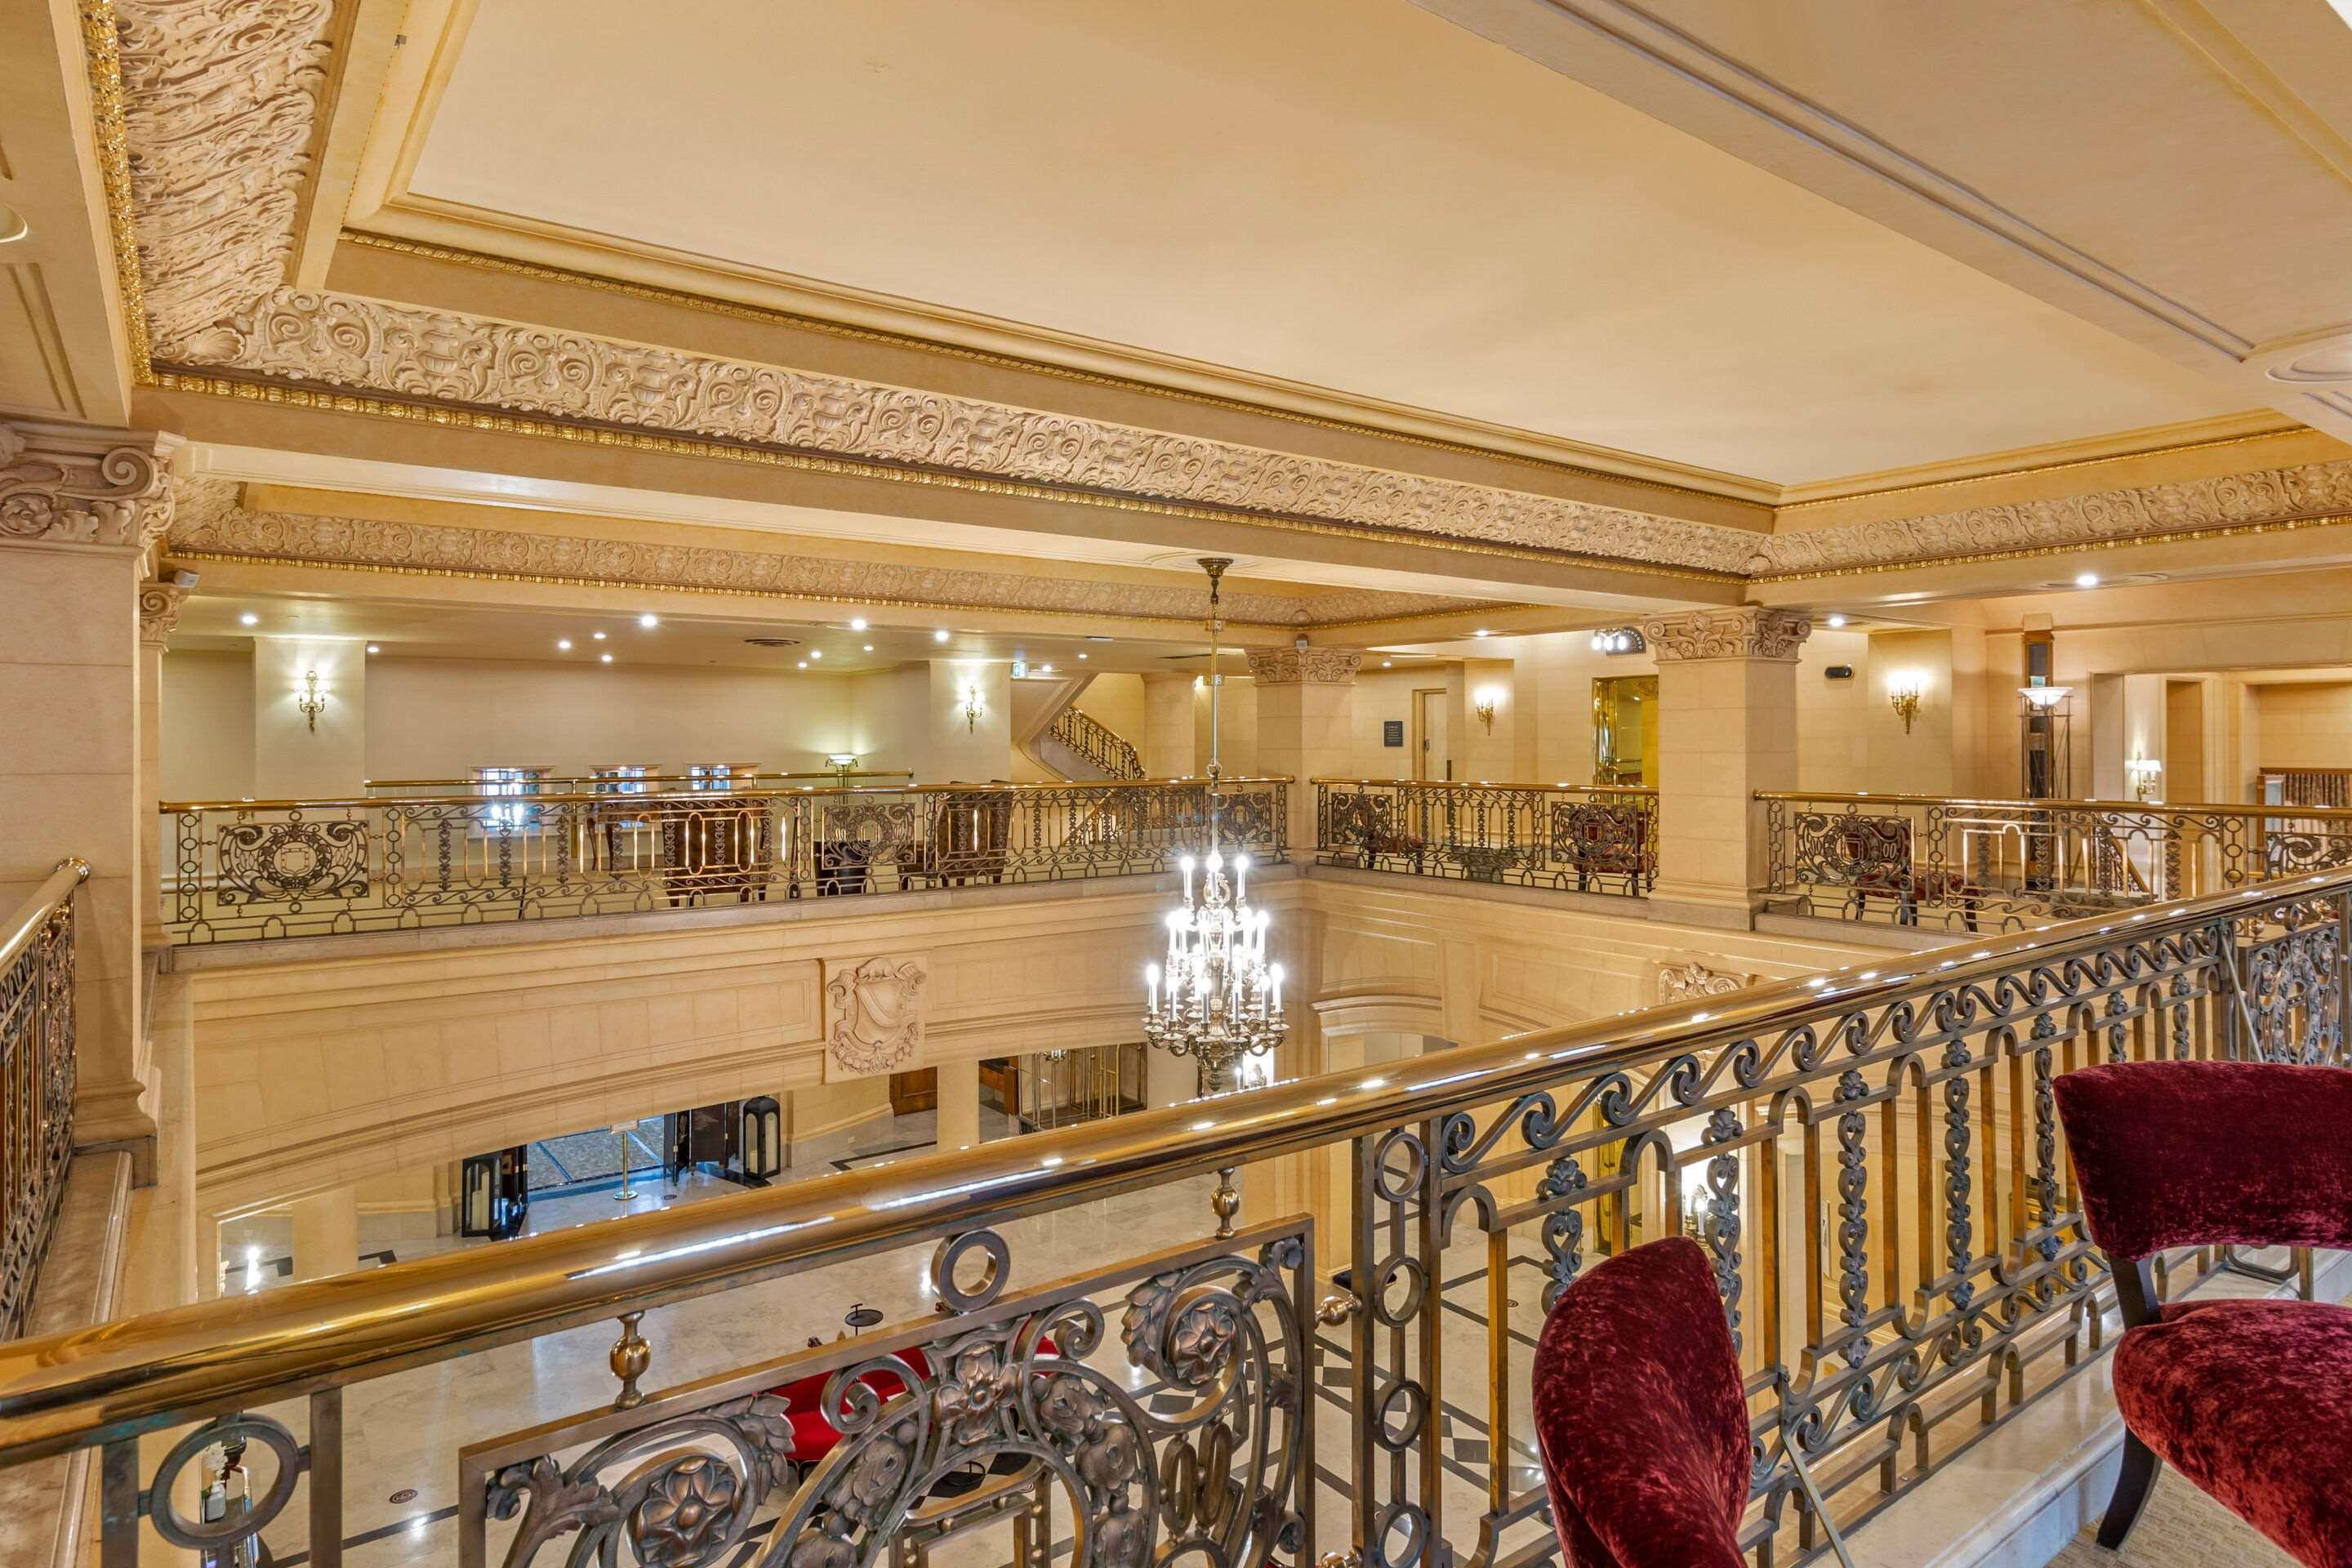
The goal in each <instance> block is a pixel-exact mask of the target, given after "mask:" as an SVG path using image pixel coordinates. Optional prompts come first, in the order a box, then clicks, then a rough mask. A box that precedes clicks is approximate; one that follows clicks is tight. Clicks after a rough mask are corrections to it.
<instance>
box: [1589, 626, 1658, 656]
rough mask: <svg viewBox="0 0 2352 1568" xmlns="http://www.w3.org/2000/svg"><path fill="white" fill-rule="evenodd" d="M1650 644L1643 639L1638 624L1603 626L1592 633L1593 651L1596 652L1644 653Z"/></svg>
mask: <svg viewBox="0 0 2352 1568" xmlns="http://www.w3.org/2000/svg"><path fill="white" fill-rule="evenodd" d="M1649 646H1650V645H1649V644H1648V643H1647V642H1645V641H1643V637H1642V631H1641V628H1640V627H1638V626H1603V627H1601V629H1600V630H1599V631H1597V632H1595V633H1593V634H1592V651H1593V652H1595V653H1609V654H1618V653H1642V652H1643V651H1645V650H1647V649H1648V647H1649Z"/></svg>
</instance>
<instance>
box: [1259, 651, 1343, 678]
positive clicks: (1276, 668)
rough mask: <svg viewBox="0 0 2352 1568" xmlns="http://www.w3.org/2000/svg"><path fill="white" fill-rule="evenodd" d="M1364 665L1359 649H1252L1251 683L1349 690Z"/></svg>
mask: <svg viewBox="0 0 2352 1568" xmlns="http://www.w3.org/2000/svg"><path fill="white" fill-rule="evenodd" d="M1363 662H1364V650H1363V649H1361V648H1359V647H1300V648H1289V647H1254V648H1252V649H1250V650H1249V667H1250V679H1252V680H1255V681H1256V682H1257V683H1258V684H1259V685H1260V686H1298V685H1307V686H1352V685H1354V684H1355V680H1356V669H1357V667H1358V666H1360V665H1361V664H1362V663H1363Z"/></svg>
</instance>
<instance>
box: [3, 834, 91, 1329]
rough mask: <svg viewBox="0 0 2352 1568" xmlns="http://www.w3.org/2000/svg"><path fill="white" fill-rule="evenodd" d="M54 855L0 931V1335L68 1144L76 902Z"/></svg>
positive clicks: (81, 866) (25, 1292) (24, 1301)
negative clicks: (55, 864) (40, 879)
mask: <svg viewBox="0 0 2352 1568" xmlns="http://www.w3.org/2000/svg"><path fill="white" fill-rule="evenodd" d="M88 880H89V861H87V860H79V859H69V860H66V861H63V862H61V863H60V864H59V865H58V868H57V869H56V870H55V871H52V872H50V873H49V877H48V879H47V881H45V882H43V883H42V884H41V885H40V886H39V887H38V888H36V889H34V890H33V893H32V896H31V897H30V898H28V899H26V900H25V902H24V904H23V905H22V906H21V907H20V908H18V910H16V915H15V917H14V918H13V919H11V920H10V921H9V922H8V924H7V926H6V927H5V929H0V1204H5V1212H0V1335H7V1336H13V1335H15V1334H16V1333H18V1332H19V1331H22V1330H23V1328H24V1325H25V1311H26V1308H27V1307H29V1306H30V1305H31V1304H32V1300H33V1281H34V1279H35V1277H36V1276H37V1274H38V1273H39V1272H40V1267H41V1258H42V1255H43V1254H45V1253H46V1252H47V1250H48V1246H49V1232H50V1229H51V1227H52V1226H54V1225H55V1224H56V1222H57V1217H58V1202H59V1200H60V1199H62V1198H63V1197H64V1196H65V1188H66V1165H67V1163H68V1161H70V1160H71V1159H72V1158H73V1142H74V1065H75V1064H74V904H75V896H74V895H75V890H76V889H79V887H80V886H81V885H82V883H84V882H85V881H88Z"/></svg>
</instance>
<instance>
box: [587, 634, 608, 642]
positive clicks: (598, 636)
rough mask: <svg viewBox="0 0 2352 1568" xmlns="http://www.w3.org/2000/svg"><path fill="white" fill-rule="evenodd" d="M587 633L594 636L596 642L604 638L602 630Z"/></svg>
mask: <svg viewBox="0 0 2352 1568" xmlns="http://www.w3.org/2000/svg"><path fill="white" fill-rule="evenodd" d="M588 635H589V636H590V637H594V638H595V639H596V640H597V641H598V642H603V641H604V633H603V632H590V633H589V634H588Z"/></svg>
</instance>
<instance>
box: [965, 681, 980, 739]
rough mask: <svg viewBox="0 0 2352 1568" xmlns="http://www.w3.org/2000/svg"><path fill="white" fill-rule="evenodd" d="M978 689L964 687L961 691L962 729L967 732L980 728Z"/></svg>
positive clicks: (975, 687)
mask: <svg viewBox="0 0 2352 1568" xmlns="http://www.w3.org/2000/svg"><path fill="white" fill-rule="evenodd" d="M980 713H981V707H980V688H979V687H977V686H967V687H965V688H964V689H963V727H964V729H965V731H967V732H969V731H973V730H977V729H979V728H980Z"/></svg>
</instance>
